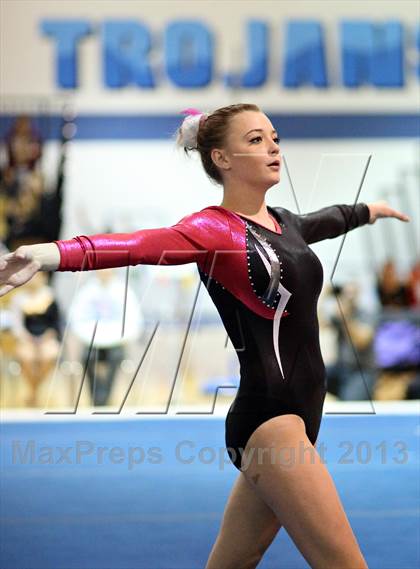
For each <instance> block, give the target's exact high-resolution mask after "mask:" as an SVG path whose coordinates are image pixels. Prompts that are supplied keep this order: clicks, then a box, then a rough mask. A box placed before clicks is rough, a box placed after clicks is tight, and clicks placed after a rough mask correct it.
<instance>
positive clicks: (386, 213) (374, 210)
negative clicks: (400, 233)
mask: <svg viewBox="0 0 420 569" xmlns="http://www.w3.org/2000/svg"><path fill="white" fill-rule="evenodd" d="M367 206H368V208H369V211H370V217H369V223H370V224H372V223H375V221H376V220H377V219H379V218H381V217H395V218H396V219H400V220H401V221H410V218H409V217H408V215H406V214H405V213H401V212H400V211H397V210H396V209H394V208H393V207H391V206H390V205H389V204H388V203H387V202H386V201H385V200H381V201H379V202H373V203H369V204H367Z"/></svg>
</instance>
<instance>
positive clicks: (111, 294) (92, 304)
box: [69, 269, 143, 406]
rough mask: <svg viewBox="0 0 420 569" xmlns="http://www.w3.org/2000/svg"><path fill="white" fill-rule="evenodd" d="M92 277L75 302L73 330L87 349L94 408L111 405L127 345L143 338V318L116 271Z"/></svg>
mask: <svg viewBox="0 0 420 569" xmlns="http://www.w3.org/2000/svg"><path fill="white" fill-rule="evenodd" d="M89 276H90V278H89V280H88V282H87V283H85V284H84V285H83V286H82V287H81V288H80V290H79V291H78V292H77V293H76V296H75V298H74V300H73V302H72V305H71V309H70V310H71V312H70V323H69V326H70V329H71V330H72V331H73V333H74V334H75V335H76V337H77V338H78V339H79V340H80V341H81V343H82V346H83V353H82V360H83V363H84V365H85V366H86V371H87V376H88V380H89V388H90V394H91V397H92V402H93V405H95V406H96V405H107V404H108V402H109V398H110V394H111V390H112V386H113V383H114V379H115V375H116V372H117V369H118V367H119V365H120V363H121V361H122V360H123V358H124V354H125V350H124V345H125V344H126V343H127V342H128V341H132V340H135V339H137V338H138V337H139V335H140V332H141V330H142V324H143V318H142V314H141V311H140V304H139V302H138V301H137V297H136V296H135V294H134V292H133V291H132V290H131V288H130V287H129V286H128V287H127V288H126V285H125V282H124V281H123V280H121V279H120V278H118V277H117V276H116V273H115V271H114V269H103V270H100V271H96V272H95V274H93V275H89ZM123 325H124V327H123ZM95 327H96V329H95Z"/></svg>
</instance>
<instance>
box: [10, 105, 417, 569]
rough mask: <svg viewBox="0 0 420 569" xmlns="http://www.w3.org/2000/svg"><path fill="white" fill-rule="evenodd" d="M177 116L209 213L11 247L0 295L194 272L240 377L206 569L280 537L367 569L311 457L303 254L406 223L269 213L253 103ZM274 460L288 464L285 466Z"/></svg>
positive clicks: (317, 391)
mask: <svg viewBox="0 0 420 569" xmlns="http://www.w3.org/2000/svg"><path fill="white" fill-rule="evenodd" d="M184 114H187V116H186V117H185V119H184V121H183V123H182V125H181V127H180V129H179V130H178V137H177V143H178V145H179V146H181V147H183V148H184V149H185V151H186V152H187V153H188V152H189V150H193V149H194V150H197V151H198V152H199V154H200V157H201V161H202V164H203V167H204V170H205V172H206V173H207V175H208V176H209V177H210V178H211V179H212V180H214V181H215V182H217V183H218V184H220V185H222V186H223V191H224V193H223V200H222V203H221V204H220V205H217V206H216V205H213V206H208V207H205V208H204V209H202V210H200V211H197V212H194V213H191V214H189V215H186V216H185V217H183V218H182V219H181V220H180V221H178V222H177V223H175V225H172V226H170V227H162V228H156V229H140V230H138V231H135V232H133V233H113V234H105V235H102V234H100V235H89V236H83V235H81V236H78V237H74V238H73V239H68V240H58V241H54V242H52V243H46V244H38V245H29V246H21V247H19V248H18V249H16V251H14V252H12V253H9V254H7V255H5V256H3V258H0V295H2V294H5V293H7V292H8V291H9V290H11V289H13V288H15V287H17V286H20V285H22V284H23V283H25V282H26V281H28V280H29V279H30V278H31V277H32V276H33V275H34V274H35V273H36V272H37V271H39V270H57V271H80V270H94V269H101V268H108V267H121V266H126V265H137V264H139V263H141V264H162V265H172V264H183V263H191V262H195V263H196V264H197V267H198V271H199V274H200V278H201V280H202V281H203V282H204V283H205V285H206V287H207V289H208V292H209V294H210V296H211V298H212V300H213V301H214V303H215V306H216V308H217V310H218V312H219V314H220V316H221V319H222V321H223V324H224V326H225V327H226V330H227V332H228V334H229V336H230V338H231V340H232V343H233V345H234V347H235V349H236V350H237V353H238V358H239V361H240V375H241V381H240V387H239V389H238V392H237V395H236V397H235V399H234V401H233V403H232V405H231V407H230V409H229V412H228V414H227V418H226V448H227V451H228V453H229V456H230V458H231V460H232V462H233V464H234V465H235V467H236V468H237V469H238V470H239V471H240V474H239V475H238V478H237V480H236V482H235V484H234V487H233V490H232V493H231V495H230V497H229V499H228V502H227V505H226V509H225V512H224V515H223V520H222V524H221V527H220V532H219V535H218V537H217V540H216V542H215V544H214V546H213V548H212V551H211V553H210V556H209V559H208V561H207V565H206V569H250V568H253V567H256V566H257V564H258V563H259V561H260V560H261V558H262V556H263V554H264V552H265V551H266V549H267V548H268V546H269V545H270V543H271V542H272V540H273V539H274V537H275V535H276V534H277V532H278V531H279V529H280V528H281V526H284V527H285V528H286V530H287V532H288V534H289V535H290V537H291V538H292V540H293V541H294V543H295V544H296V546H297V547H298V549H299V550H300V552H301V553H302V555H303V556H304V558H305V559H306V560H307V562H308V563H309V564H310V566H311V567H313V568H315V569H362V568H366V567H367V565H366V562H365V560H364V558H363V555H362V553H361V551H360V549H359V546H358V544H357V541H356V539H355V536H354V534H353V532H352V529H351V527H350V524H349V522H348V519H347V517H346V514H345V512H344V510H343V507H342V504H341V501H340V499H339V496H338V494H337V491H336V489H335V486H334V483H333V480H332V478H331V476H330V474H329V473H328V471H327V468H326V466H325V465H324V463H323V462H322V460H321V458H320V455H319V454H318V452H317V450H316V448H315V444H316V439H317V435H318V431H319V427H320V421H321V415H322V407H323V402H324V397H325V394H326V380H325V373H324V372H325V368H324V363H323V360H322V356H321V351H320V345H319V333H318V332H319V330H318V321H317V300H318V296H319V293H320V290H321V286H322V281H323V269H322V265H321V263H320V261H319V259H318V257H317V256H316V255H315V253H314V252H313V251H312V250H311V248H310V247H309V244H311V243H315V242H317V241H320V240H322V239H330V238H333V237H336V236H338V235H342V234H344V233H346V232H347V231H350V230H352V229H354V228H356V227H359V226H361V225H364V224H367V223H370V224H372V223H374V222H375V220H376V219H378V218H381V217H395V218H397V219H400V220H402V221H409V218H408V216H406V215H404V214H402V213H400V212H398V211H396V210H395V209H393V208H392V207H390V206H389V205H388V204H387V203H386V202H384V201H380V202H375V203H371V204H368V205H367V204H365V203H358V204H356V205H355V206H352V205H346V204H338V205H333V206H328V207H324V208H322V209H320V210H318V211H315V212H312V213H308V214H304V215H297V214H295V213H293V212H291V211H289V210H287V209H286V208H284V207H270V206H267V205H266V203H265V194H266V192H267V190H268V189H269V188H270V187H272V186H273V185H274V184H276V183H278V181H279V177H280V164H281V157H280V150H279V140H278V137H277V133H276V131H275V129H274V128H273V125H272V124H271V121H270V119H269V118H268V117H267V116H266V115H265V114H264V113H263V112H261V111H260V109H259V108H258V107H257V106H255V105H251V104H238V105H230V106H228V107H223V108H220V109H217V110H216V111H214V112H213V113H210V114H208V113H201V112H200V111H197V110H196V109H186V110H185V111H184ZM302 449H305V452H302ZM285 450H286V451H288V456H292V457H295V458H294V460H292V461H290V460H289V459H288V460H287V461H286V462H285V460H284V451H285ZM282 453H283V454H282Z"/></svg>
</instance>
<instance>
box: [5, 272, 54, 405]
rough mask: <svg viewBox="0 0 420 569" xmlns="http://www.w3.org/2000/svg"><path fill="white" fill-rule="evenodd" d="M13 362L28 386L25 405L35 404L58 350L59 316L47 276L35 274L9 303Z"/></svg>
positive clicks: (40, 273)
mask: <svg viewBox="0 0 420 569" xmlns="http://www.w3.org/2000/svg"><path fill="white" fill-rule="evenodd" d="M10 308H11V311H12V314H13V320H12V322H13V324H12V332H13V334H14V336H15V338H16V340H17V342H16V359H17V360H18V362H19V364H20V366H21V369H22V375H23V377H24V379H25V380H26V382H27V383H28V386H29V396H28V397H27V399H26V404H27V405H28V406H31V407H34V406H36V405H37V404H38V391H39V387H40V385H41V383H42V382H43V381H44V380H45V379H46V378H47V376H48V374H49V372H50V371H51V370H52V368H53V366H54V365H55V363H56V360H57V356H58V352H59V347H60V339H61V334H60V315H59V310H58V306H57V303H56V301H55V298H54V293H53V290H52V288H51V287H50V286H49V285H48V284H47V274H46V273H44V272H41V271H40V272H38V273H37V274H36V275H35V277H34V278H33V279H32V280H31V281H30V282H28V283H27V284H26V285H24V286H23V287H22V289H21V290H19V291H17V292H16V294H15V295H14V296H13V299H12V302H11V306H10Z"/></svg>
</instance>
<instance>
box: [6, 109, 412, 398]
mask: <svg viewBox="0 0 420 569" xmlns="http://www.w3.org/2000/svg"><path fill="white" fill-rule="evenodd" d="M61 126H62V128H61V130H60V132H61V137H60V138H59V139H58V140H56V141H55V143H54V144H55V146H56V152H55V172H54V173H53V176H50V181H49V182H48V183H47V181H46V179H47V177H46V175H45V172H44V170H43V149H44V143H43V140H42V137H41V134H40V132H39V130H38V128H37V124H36V121H34V120H31V118H30V117H29V116H26V115H24V114H22V115H20V116H17V117H16V118H15V119H14V120H13V122H11V123H10V125H9V128H8V130H7V135H6V136H4V137H3V139H2V141H1V168H0V252H1V253H6V252H8V251H12V250H14V249H16V248H17V247H18V246H19V245H22V244H31V243H42V242H49V241H52V240H54V239H59V238H61V237H62V234H61V230H62V218H63V203H65V194H66V157H67V153H68V147H69V145H71V144H72V142H71V140H70V138H71V137H70V136H68V133H69V129H68V128H67V129H66V121H65V119H64V116H63V122H62V125H61ZM186 207H188V205H187V206H186ZM407 213H410V212H407ZM175 221H176V219H174V220H173V222H175ZM66 237H69V236H66ZM143 269H145V268H143ZM165 270H166V271H168V273H166V275H164V274H163V273H162V275H163V276H162V275H160V276H159V277H158V278H157V286H158V287H159V286H160V287H161V290H162V295H164V296H165V298H166V299H167V301H168V302H167V303H166V304H165V303H163V304H162V303H156V305H155V306H154V307H153V306H148V303H147V302H145V299H144V297H143V298H142V295H141V294H140V288H139V287H138V286H136V284H138V282H139V281H136V278H134V279H133V278H131V279H130V280H128V279H127V278H126V277H127V276H128V271H125V270H124V269H120V270H112V269H108V270H102V271H96V272H94V273H86V274H84V275H83V278H82V280H80V282H79V284H78V287H77V290H76V291H75V292H74V294H73V295H72V298H71V301H69V298H68V297H67V296H65V297H64V298H60V295H57V289H58V286H59V283H58V282H57V280H56V277H55V275H54V274H48V273H38V274H37V275H36V277H35V278H33V279H32V280H31V281H30V282H29V283H27V284H26V285H24V286H22V287H20V288H19V289H17V290H15V291H14V292H12V293H11V294H9V295H6V297H4V298H2V299H1V304H0V308H1V321H0V322H1V324H0V328H1V346H0V347H1V354H2V363H1V380H0V382H1V385H0V386H1V398H0V402H1V406H2V407H33V406H35V407H36V406H40V407H45V406H48V405H56V406H57V405H62V406H69V407H72V406H74V405H75V403H76V402H80V404H81V405H93V406H113V407H117V408H118V407H119V406H120V405H122V404H123V403H124V402H125V401H126V399H127V398H128V397H129V398H130V402H131V403H132V404H134V405H138V406H141V405H142V404H144V403H145V402H147V403H149V404H152V405H153V404H159V402H162V401H164V400H165V397H167V396H168V393H169V391H168V390H169V387H170V382H171V381H172V379H173V377H174V373H175V367H176V365H175V364H176V361H177V358H178V357H179V356H181V355H182V350H181V348H180V346H181V344H180V339H181V338H182V337H183V335H184V334H185V314H184V313H183V312H182V309H181V308H180V307H182V306H183V305H184V304H188V302H186V299H188V298H190V297H192V296H193V295H194V291H195V288H196V286H197V282H198V281H197V279H196V278H194V276H193V273H180V274H179V275H177V274H175V275H170V274H169V273H170V271H171V268H169V269H165ZM140 282H141V279H140ZM370 282H371V285H370V286H371V289H372V290H370V291H369V292H370V298H371V299H374V302H373V303H372V304H371V306H370V307H369V306H367V307H366V305H363V304H362V303H361V302H360V293H361V290H360V288H361V283H360V282H359V281H358V280H357V279H347V280H346V281H343V282H340V283H339V284H336V283H334V284H332V282H328V280H327V279H324V289H323V291H322V294H321V297H320V301H319V322H320V337H321V348H322V351H323V356H324V360H325V363H326V369H327V380H328V392H329V395H328V396H329V397H330V398H332V399H338V400H345V401H347V400H353V401H354V400H375V399H376V400H396V399H397V400H404V399H418V398H420V375H419V373H420V372H419V365H420V328H419V313H420V262H419V259H418V258H416V257H415V256H414V258H413V261H412V263H411V265H410V266H409V268H408V270H405V271H404V272H402V271H400V270H399V269H398V259H397V258H395V257H390V256H388V257H387V258H386V259H385V260H384V262H382V263H381V264H380V266H379V268H377V269H376V270H375V274H374V279H373V280H371V281H370ZM365 292H366V291H365ZM123 299H125V300H124V302H122V301H123ZM124 308H125V310H124ZM210 314H211V313H210ZM157 319H158V320H159V319H160V320H161V321H164V322H165V325H166V327H165V334H164V335H163V336H162V337H161V338H160V340H159V347H158V348H156V351H157V357H155V360H154V361H155V363H154V365H153V369H152V371H151V372H150V373H149V375H150V376H151V382H150V384H149V386H147V385H146V383H145V382H143V383H142V385H141V389H138V388H137V389H136V390H133V389H131V388H132V386H133V383H134V381H135V380H136V377H137V376H138V375H139V374H138V372H139V369H140V367H139V362H140V357H141V355H142V354H143V353H144V352H145V347H146V345H147V342H148V339H149V337H150V329H151V328H152V327H153V325H154V323H155V322H156V320H157ZM122 325H123V327H124V334H122V330H121V328H122ZM93 330H95V333H94V334H93V335H92V331H93ZM194 338H195V340H194V348H192V349H191V351H190V353H189V354H188V358H187V359H188V366H187V370H186V372H185V381H184V382H183V387H182V390H183V393H182V395H181V398H182V399H183V400H184V401H185V402H186V403H188V404H192V405H194V404H196V403H202V402H206V401H212V400H213V399H214V396H215V391H216V388H217V387H218V386H224V387H225V388H226V390H223V389H222V390H220V392H219V397H221V398H223V397H224V396H229V397H231V396H232V389H234V388H235V386H236V385H237V381H238V372H239V370H238V369H237V362H236V356H235V354H234V352H233V350H229V349H226V348H227V346H226V345H225V346H223V345H222V344H223V342H222V341H221V339H223V332H222V331H221V322H219V321H218V319H217V316H216V315H215V314H211V316H210V317H207V318H205V317H203V318H201V320H200V323H199V326H197V327H196V328H195V329H194ZM225 344H226V342H225ZM212 345H214V346H218V347H217V348H216V347H215V348H214V349H215V358H214V360H215V361H212V362H211V363H209V365H203V358H204V357H205V355H206V354H208V353H209V349H211V346H212ZM220 347H222V348H225V349H220ZM159 354H160V356H159ZM163 354H165V356H164V357H162V355H163ZM170 354H171V355H170ZM184 355H185V354H184ZM165 362H167V363H166V364H165ZM168 362H171V363H168Z"/></svg>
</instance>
